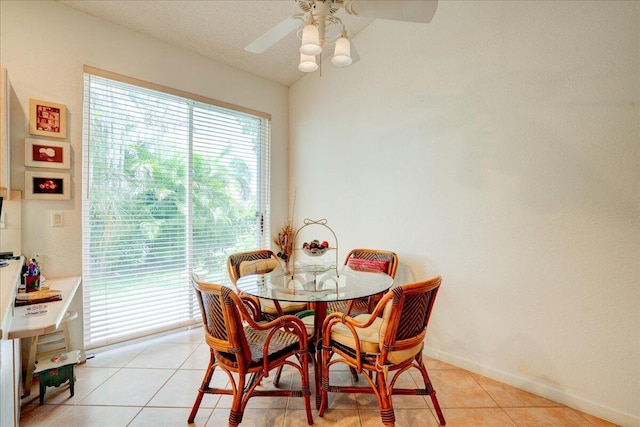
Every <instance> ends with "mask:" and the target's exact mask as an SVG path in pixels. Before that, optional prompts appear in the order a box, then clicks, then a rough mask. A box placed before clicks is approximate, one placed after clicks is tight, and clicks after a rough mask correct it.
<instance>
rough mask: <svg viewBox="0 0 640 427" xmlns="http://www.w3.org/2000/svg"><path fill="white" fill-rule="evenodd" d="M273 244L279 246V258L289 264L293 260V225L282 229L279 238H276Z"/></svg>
mask: <svg viewBox="0 0 640 427" xmlns="http://www.w3.org/2000/svg"><path fill="white" fill-rule="evenodd" d="M273 242H274V243H275V244H276V245H278V248H279V251H278V254H277V255H278V258H280V259H281V260H283V261H284V262H285V264H287V263H288V262H289V259H290V258H291V252H292V251H293V227H292V226H291V223H289V224H287V225H285V226H284V227H282V228H281V229H280V232H279V233H278V237H274V239H273Z"/></svg>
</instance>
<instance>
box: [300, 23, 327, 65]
mask: <svg viewBox="0 0 640 427" xmlns="http://www.w3.org/2000/svg"><path fill="white" fill-rule="evenodd" d="M320 52H322V46H320V33H319V31H318V27H316V23H315V21H314V20H313V15H311V14H309V19H307V24H306V25H305V26H304V29H303V30H302V45H301V46H300V53H303V54H305V55H318V54H319V53H320Z"/></svg>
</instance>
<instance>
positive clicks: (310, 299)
mask: <svg viewBox="0 0 640 427" xmlns="http://www.w3.org/2000/svg"><path fill="white" fill-rule="evenodd" d="M392 284H393V278H392V277H391V276H389V275H387V274H385V273H382V272H377V271H375V272H374V271H361V270H353V269H351V268H349V267H347V266H344V267H342V268H339V269H336V268H335V267H323V266H313V265H309V266H300V267H296V268H295V269H294V270H293V272H288V273H287V272H285V271H284V270H282V269H276V270H274V271H272V272H270V273H267V274H250V275H247V276H242V277H240V278H239V279H238V281H237V282H236V287H237V288H238V290H240V291H242V292H244V293H246V294H249V295H253V296H255V297H258V298H266V299H270V300H277V301H292V302H307V303H310V305H311V306H312V308H313V309H314V320H313V325H314V333H313V338H314V343H315V344H316V345H320V344H321V333H322V323H323V322H324V319H325V318H326V316H327V304H328V303H329V302H332V301H345V300H352V299H358V298H366V297H368V296H371V295H376V294H379V293H382V292H386V291H387V290H388V289H389V288H390V287H391V285H392ZM319 379H320V375H318V376H317V378H316V406H319V402H320V400H319V399H320V396H319V395H318V387H319V383H318V381H319Z"/></svg>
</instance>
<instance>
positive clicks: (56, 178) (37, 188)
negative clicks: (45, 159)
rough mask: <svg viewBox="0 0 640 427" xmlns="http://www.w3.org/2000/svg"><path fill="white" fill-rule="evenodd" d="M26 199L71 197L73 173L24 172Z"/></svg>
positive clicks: (62, 198) (65, 198) (64, 198)
mask: <svg viewBox="0 0 640 427" xmlns="http://www.w3.org/2000/svg"><path fill="white" fill-rule="evenodd" d="M24 192H25V199H39V200H69V199H70V198H71V175H70V174H68V173H60V172H44V171H43V172H39V171H38V172H34V171H26V172H25V173H24Z"/></svg>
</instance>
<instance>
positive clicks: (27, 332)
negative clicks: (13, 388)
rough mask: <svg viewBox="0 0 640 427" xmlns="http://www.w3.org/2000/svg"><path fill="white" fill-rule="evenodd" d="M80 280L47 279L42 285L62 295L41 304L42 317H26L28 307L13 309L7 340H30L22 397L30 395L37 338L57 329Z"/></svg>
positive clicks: (23, 368)
mask: <svg viewBox="0 0 640 427" xmlns="http://www.w3.org/2000/svg"><path fill="white" fill-rule="evenodd" d="M80 280H81V279H80V277H79V276H73V277H61V278H56V279H47V280H46V281H45V282H44V284H45V285H47V286H48V287H49V289H57V290H59V291H60V292H61V293H62V300H61V301H52V302H46V303H43V304H45V305H46V306H47V310H48V311H47V313H45V314H43V315H40V316H32V317H26V316H25V314H26V313H27V307H29V306H28V305H24V306H20V307H14V308H13V318H12V320H11V326H10V328H9V339H18V338H30V339H29V341H30V342H29V345H28V352H29V353H28V354H29V355H28V357H27V362H26V366H23V367H22V371H25V372H26V376H25V380H24V394H23V397H24V396H28V395H29V394H30V393H31V383H32V381H33V368H34V364H35V358H36V351H37V349H38V337H39V336H40V335H44V334H48V333H49V332H53V331H55V330H56V329H58V326H60V323H61V322H62V319H63V317H64V315H65V313H66V312H67V310H68V309H69V304H71V300H72V299H73V296H74V295H75V294H76V291H77V290H78V287H79V286H80ZM67 350H68V349H67Z"/></svg>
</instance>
